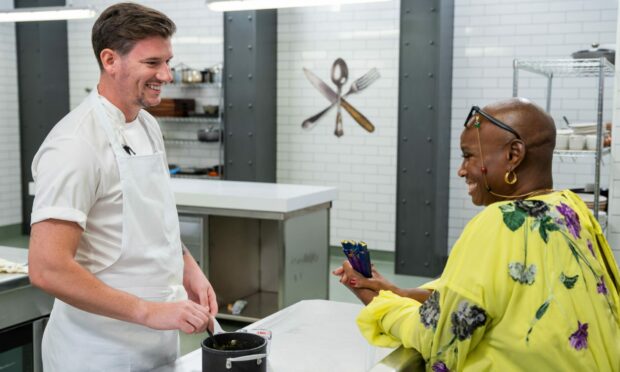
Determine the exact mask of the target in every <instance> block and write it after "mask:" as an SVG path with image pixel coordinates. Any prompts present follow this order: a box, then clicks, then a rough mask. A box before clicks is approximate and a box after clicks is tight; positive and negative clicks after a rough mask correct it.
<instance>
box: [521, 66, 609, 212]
mask: <svg viewBox="0 0 620 372" xmlns="http://www.w3.org/2000/svg"><path fill="white" fill-rule="evenodd" d="M512 66H513V76H512V95H513V97H518V95H519V94H518V93H519V70H524V71H529V72H533V73H535V74H539V75H542V76H544V77H546V78H547V104H546V111H547V112H548V113H550V112H551V91H552V83H553V79H554V78H556V77H578V78H595V79H597V80H598V89H597V90H598V94H597V96H596V105H595V106H594V107H595V108H596V138H597V147H596V151H570V150H558V151H555V154H556V155H557V156H558V157H560V158H565V157H570V158H573V159H574V158H578V157H591V156H594V162H595V165H594V215H595V216H597V218H598V212H599V203H598V201H599V196H600V191H601V185H600V183H601V160H602V157H603V155H604V154H605V153H609V152H610V151H609V149H607V148H603V147H602V143H601V138H602V137H603V94H604V86H605V77H611V76H614V71H615V68H614V65H613V64H611V63H610V62H609V61H608V60H607V59H606V58H605V57H601V58H587V59H569V58H564V59H561V58H560V59H558V58H548V59H515V60H514V61H513V64H512Z"/></svg>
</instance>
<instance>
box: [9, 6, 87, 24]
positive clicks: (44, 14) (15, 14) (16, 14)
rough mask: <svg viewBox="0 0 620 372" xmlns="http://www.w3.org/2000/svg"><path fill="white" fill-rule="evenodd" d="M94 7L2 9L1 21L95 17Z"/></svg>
mask: <svg viewBox="0 0 620 372" xmlns="http://www.w3.org/2000/svg"><path fill="white" fill-rule="evenodd" d="M95 14H96V12H95V10H94V9H93V8H72V7H66V6H45V7H38V8H15V9H10V10H1V11H0V22H35V21H59V20H65V19H82V18H93V17H94V16H95Z"/></svg>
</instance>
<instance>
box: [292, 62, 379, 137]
mask: <svg viewBox="0 0 620 372" xmlns="http://www.w3.org/2000/svg"><path fill="white" fill-rule="evenodd" d="M348 71H349V70H348V67H347V64H346V62H345V61H344V60H343V59H342V58H338V59H336V60H335V61H334V64H333V65H332V70H331V80H332V82H333V83H334V84H335V85H336V87H337V93H336V92H334V90H333V89H332V88H330V87H329V86H328V85H327V84H326V83H325V82H324V81H323V80H321V79H320V78H319V77H318V76H316V75H315V74H314V73H312V71H310V70H308V69H306V68H304V73H305V75H306V77H307V78H308V80H309V81H310V83H311V84H312V85H313V86H314V87H315V88H317V89H318V91H319V92H320V93H321V94H322V95H323V96H324V97H325V98H327V99H328V100H329V101H330V103H331V104H330V105H329V106H328V107H326V108H325V109H323V110H322V111H321V112H319V113H317V114H315V115H313V116H311V117H309V118H308V119H306V120H304V122H303V123H302V124H301V127H302V128H304V129H312V128H313V127H314V126H315V125H316V122H317V121H318V120H319V119H320V118H321V117H322V116H323V115H325V113H327V111H329V110H330V109H331V108H332V107H334V106H337V110H338V112H337V114H336V129H335V131H334V134H335V135H336V136H337V137H340V136H342V135H343V133H344V131H343V128H342V116H341V113H340V107H341V106H342V107H343V108H344V109H345V110H346V111H347V112H348V113H349V114H350V115H351V117H353V119H355V121H356V122H357V123H358V124H359V125H360V126H361V127H362V128H364V129H366V130H367V131H368V132H373V131H374V130H375V127H374V125H373V124H372V123H371V122H370V121H369V120H368V119H367V118H366V117H365V116H364V115H363V114H362V113H360V112H359V111H358V110H357V109H356V108H355V107H353V106H351V104H350V103H349V102H348V101H347V100H346V99H345V98H346V97H347V96H349V95H350V94H353V93H358V92H360V91H362V90H364V89H366V88H367V87H368V86H370V85H371V84H372V83H374V82H375V81H376V80H377V79H379V77H380V75H379V71H378V70H377V69H376V68H372V69H371V70H370V71H368V72H367V73H365V74H364V75H362V76H361V77H359V78H358V79H356V80H355V81H354V82H353V83H352V84H351V86H350V88H349V90H348V91H347V93H345V94H344V95H342V87H343V86H344V84H345V83H346V82H347V79H348Z"/></svg>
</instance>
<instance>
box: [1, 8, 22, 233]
mask: <svg viewBox="0 0 620 372" xmlns="http://www.w3.org/2000/svg"><path fill="white" fill-rule="evenodd" d="M0 8H2V9H11V8H13V1H12V0H0ZM0 80H1V81H2V90H1V91H0V172H2V177H0V226H4V225H12V224H17V223H21V221H22V199H21V171H20V156H19V149H20V147H19V106H18V97H17V56H16V48H15V24H14V23H0Z"/></svg>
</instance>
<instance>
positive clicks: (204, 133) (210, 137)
mask: <svg viewBox="0 0 620 372" xmlns="http://www.w3.org/2000/svg"><path fill="white" fill-rule="evenodd" d="M197 134H198V141H201V142H217V141H219V140H220V137H221V131H220V129H219V128H214V127H209V128H207V129H199V130H198V133H197Z"/></svg>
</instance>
